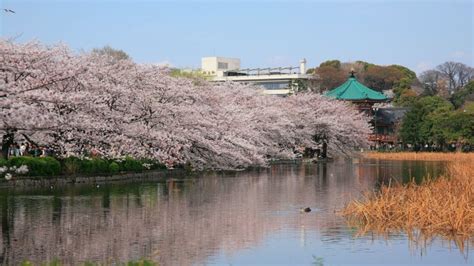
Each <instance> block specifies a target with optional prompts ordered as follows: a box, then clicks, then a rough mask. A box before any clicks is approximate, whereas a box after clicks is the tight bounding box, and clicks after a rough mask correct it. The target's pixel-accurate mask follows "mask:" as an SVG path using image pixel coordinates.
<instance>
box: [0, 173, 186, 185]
mask: <svg viewBox="0 0 474 266" xmlns="http://www.w3.org/2000/svg"><path fill="white" fill-rule="evenodd" d="M193 174H194V173H193V172H189V171H187V170H185V169H172V170H168V169H167V170H162V169H158V170H150V171H144V172H139V173H118V174H114V175H92V176H86V175H73V176H66V175H60V176H54V177H41V176H34V177H28V176H24V177H21V178H16V179H11V180H7V181H3V182H0V189H6V188H26V187H27V188H44V187H51V186H53V187H56V186H65V185H71V184H89V185H90V184H106V183H119V182H122V181H127V182H143V181H151V180H165V179H169V178H182V177H185V176H186V175H193Z"/></svg>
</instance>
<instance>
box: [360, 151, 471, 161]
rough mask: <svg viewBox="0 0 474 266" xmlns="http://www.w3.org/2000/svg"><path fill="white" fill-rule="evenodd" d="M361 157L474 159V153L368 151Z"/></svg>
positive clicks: (419, 159)
mask: <svg viewBox="0 0 474 266" xmlns="http://www.w3.org/2000/svg"><path fill="white" fill-rule="evenodd" d="M363 157H365V158H371V159H382V160H408V161H466V160H470V161H474V153H461V152H456V153H454V152H451V153H446V152H368V153H363Z"/></svg>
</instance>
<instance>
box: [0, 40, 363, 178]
mask: <svg viewBox="0 0 474 266" xmlns="http://www.w3.org/2000/svg"><path fill="white" fill-rule="evenodd" d="M0 59H1V61H0V101H1V102H0V111H1V113H0V117H1V119H2V120H1V124H0V134H1V135H2V151H3V154H4V157H5V156H6V152H7V151H8V146H9V145H10V144H11V143H13V142H14V141H15V140H16V139H19V138H25V139H27V140H28V141H29V142H34V143H38V144H41V145H48V146H51V147H54V149H55V150H56V151H57V153H58V155H59V156H70V155H82V154H84V152H87V151H90V150H95V151H97V152H98V153H100V154H101V155H102V156H105V157H112V158H114V157H121V156H133V157H136V158H150V159H154V160H158V161H160V162H162V163H164V164H166V165H167V166H168V167H174V166H176V165H180V164H181V165H182V164H190V165H191V166H192V167H193V168H195V169H238V168H245V167H249V166H261V165H265V164H266V163H267V162H268V160H269V159H290V158H294V156H295V149H296V148H298V147H315V146H321V145H322V146H324V147H326V146H327V147H328V150H329V152H330V153H333V154H335V155H336V154H348V153H350V152H351V151H353V150H354V148H356V147H361V146H365V145H367V135H368V134H369V133H370V128H369V125H368V118H367V117H365V116H364V115H363V114H361V113H358V112H357V111H356V110H355V109H354V108H352V107H351V106H350V105H348V104H346V103H343V102H338V101H335V100H331V99H327V98H325V97H323V96H321V95H318V94H311V93H302V94H297V95H292V96H288V97H285V98H282V97H273V96H266V95H263V93H262V91H261V89H260V88H258V87H255V86H251V85H244V84H239V83H232V82H226V83H217V84H216V83H209V82H206V81H200V82H196V81H195V80H191V79H187V78H176V77H172V76H171V75H170V73H169V70H168V69H164V68H161V67H157V66H153V65H143V64H136V63H134V62H132V61H130V60H127V59H124V60H115V59H114V58H112V57H110V56H108V55H107V54H97V53H90V54H80V55H74V54H73V53H72V52H71V51H69V50H68V49H67V47H64V46H54V47H46V46H43V45H41V44H39V43H27V44H14V43H11V42H7V41H0Z"/></svg>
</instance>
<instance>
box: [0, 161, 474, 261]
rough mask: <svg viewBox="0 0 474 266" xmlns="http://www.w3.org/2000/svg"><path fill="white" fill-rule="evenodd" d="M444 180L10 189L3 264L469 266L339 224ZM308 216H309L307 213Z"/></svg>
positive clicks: (212, 180) (263, 178) (315, 174)
mask: <svg viewBox="0 0 474 266" xmlns="http://www.w3.org/2000/svg"><path fill="white" fill-rule="evenodd" d="M442 171H443V164H442V163H437V162H390V161H342V162H331V163H324V164H323V163H322V164H299V165H296V164H287V165H274V166H272V167H270V168H268V169H262V170H253V171H247V172H239V173H232V174H229V173H226V174H221V173H213V174H205V175H202V176H197V177H188V178H183V179H172V180H158V179H157V180H155V181H150V182H147V183H143V182H141V183H120V184H109V185H106V184H101V185H99V186H96V185H88V186H77V185H76V186H68V187H61V188H53V189H51V188H47V189H41V190H25V189H15V190H13V189H4V190H2V191H0V208H1V213H0V214H1V224H2V230H1V239H2V241H1V246H0V251H1V258H0V259H1V260H2V264H4V265H5V264H18V263H20V262H22V261H24V260H27V259H28V260H30V261H33V262H45V261H53V260H59V261H61V262H63V263H64V264H67V265H74V264H79V263H81V262H86V261H89V262H103V263H107V264H112V263H115V262H124V261H130V260H137V259H142V258H147V259H151V260H153V261H156V262H159V263H160V265H190V264H192V265H239V264H244V265H245V264H257V265H259V264H283V265H295V264H303V265H339V264H358V265H366V264H384V263H386V264H445V265H455V264H459V265H468V264H471V265H472V264H473V263H474V260H473V258H472V256H473V255H474V252H472V251H471V250H469V247H468V246H467V247H465V249H464V250H463V252H461V251H460V250H459V249H458V248H457V247H456V246H455V245H454V244H453V243H450V242H449V241H446V240H441V239H435V240H434V241H431V242H429V243H423V244H421V245H417V244H416V243H413V242H411V241H409V240H408V238H407V236H406V235H405V234H404V233H394V234H391V235H389V236H386V237H382V236H377V235H373V234H369V235H365V236H356V233H357V230H356V229H355V228H350V227H348V226H347V225H346V222H345V220H344V219H343V218H341V217H339V216H338V215H336V214H335V213H334V211H335V210H337V209H339V208H341V207H342V206H344V204H345V203H347V202H348V201H349V200H350V199H352V198H355V197H359V196H360V195H361V193H362V192H363V191H366V190H374V189H377V188H378V187H379V186H380V184H381V183H384V182H388V181H389V180H390V179H395V180H398V181H399V182H403V180H404V179H403V178H402V177H408V176H411V177H415V178H417V177H420V176H424V175H428V174H429V175H430V176H437V175H439V174H440V173H441V172H442ZM307 206H309V207H310V208H311V209H312V210H313V211H312V212H310V213H300V211H299V209H300V208H301V207H307ZM471 243H472V242H471ZM468 244H469V243H468Z"/></svg>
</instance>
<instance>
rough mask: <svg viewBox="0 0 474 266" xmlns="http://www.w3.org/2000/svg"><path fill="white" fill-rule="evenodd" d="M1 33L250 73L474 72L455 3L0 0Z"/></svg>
mask: <svg viewBox="0 0 474 266" xmlns="http://www.w3.org/2000/svg"><path fill="white" fill-rule="evenodd" d="M0 3H1V8H2V9H3V8H9V9H12V10H15V11H16V14H10V13H5V12H1V13H0V14H1V19H0V23H1V24H0V34H1V36H2V37H4V38H15V39H16V41H18V42H24V41H28V40H32V39H36V40H39V41H41V42H44V43H47V44H55V43H58V42H63V43H66V44H68V45H69V46H71V47H72V48H73V49H74V50H77V51H80V50H86V51H87V50H90V49H92V48H94V47H101V46H104V45H110V46H112V47H114V48H119V49H122V50H124V51H126V52H127V53H128V54H130V55H131V56H132V57H133V58H134V60H135V61H137V62H143V63H163V62H168V63H171V64H172V65H173V66H176V67H199V66H200V59H201V57H203V56H212V55H218V56H227V57H238V58H240V59H241V62H242V67H267V66H289V65H297V64H298V61H299V59H301V58H303V57H304V58H306V59H307V61H308V64H309V66H310V67H312V66H316V65H319V63H321V62H322V61H324V60H328V59H339V60H341V61H355V60H364V61H368V62H373V63H376V64H384V65H386V64H401V65H405V66H408V67H410V68H411V69H413V70H415V71H416V72H420V71H423V70H426V69H429V68H432V67H435V66H436V65H438V64H440V63H443V62H445V61H448V60H450V61H458V62H463V63H465V64H468V65H471V66H474V55H473V50H474V48H473V47H474V32H473V30H474V25H473V24H474V21H473V16H474V4H473V1H471V0H465V1H462V0H460V1H456V0H451V1H449V0H446V1H440V0H438V1H425V0H422V1H372V0H366V1H344V0H336V1H256V0H255V1H232V0H231V1H210V0H208V1H184V0H181V1H179V0H178V1H151V0H148V1H143V0H142V1H140V0H138V1H132V0H103V1H100V0H96V1H91V0H82V1H74V0H44V1H42V0H30V1H26V0H0Z"/></svg>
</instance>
